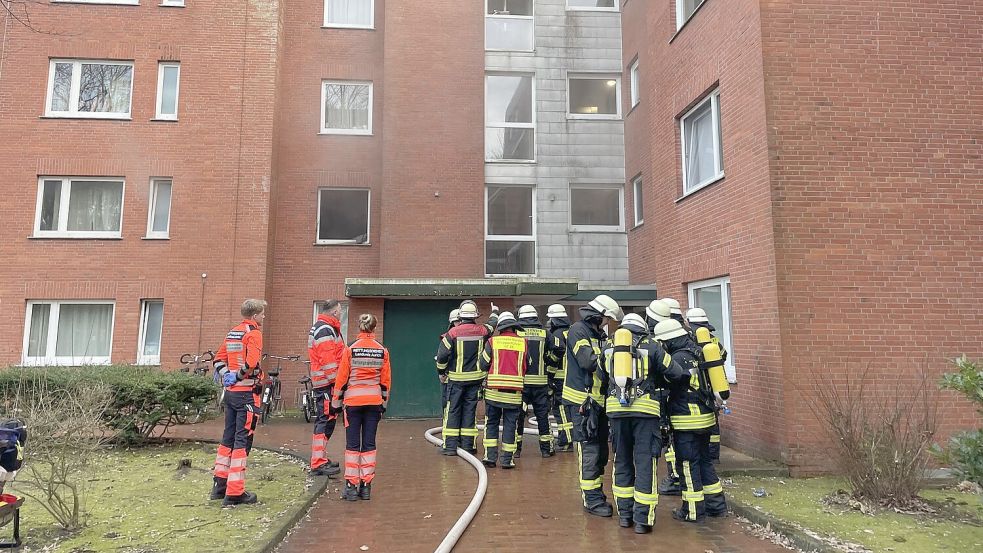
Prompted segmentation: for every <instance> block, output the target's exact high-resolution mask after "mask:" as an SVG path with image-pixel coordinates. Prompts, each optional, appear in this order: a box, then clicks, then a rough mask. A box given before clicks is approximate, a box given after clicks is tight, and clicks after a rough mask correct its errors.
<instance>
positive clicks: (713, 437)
mask: <svg viewBox="0 0 983 553" xmlns="http://www.w3.org/2000/svg"><path fill="white" fill-rule="evenodd" d="M686 322H688V323H689V328H690V335H691V336H693V340H694V341H695V342H696V345H698V346H700V347H701V348H702V347H703V346H704V345H706V342H705V341H704V340H701V339H700V338H701V337H704V336H705V337H706V338H708V339H709V341H711V342H713V343H714V344H717V347H718V348H720V360H719V361H715V362H716V363H719V364H720V366H721V367H722V366H723V364H724V363H726V362H727V350H726V349H724V346H723V344H721V343H720V340H719V339H718V338H717V337H716V336H714V334H713V333H714V332H716V331H717V329H715V328H713V325H712V324H710V319H709V318H707V313H706V311H704V310H702V309H700V308H699V307H694V308H692V309H690V310H688V311H686ZM700 328H705V329H706V330H707V332H706V333H705V334H704V333H703V332H698V330H699V329H700ZM704 361H708V360H706V359H704ZM721 400H722V401H724V403H725V404H726V401H727V398H726V397H721ZM714 415H715V416H716V422H714V424H713V428H712V429H710V460H711V461H713V462H714V463H719V462H720V408H719V406H718V407H717V408H716V409H714Z"/></svg>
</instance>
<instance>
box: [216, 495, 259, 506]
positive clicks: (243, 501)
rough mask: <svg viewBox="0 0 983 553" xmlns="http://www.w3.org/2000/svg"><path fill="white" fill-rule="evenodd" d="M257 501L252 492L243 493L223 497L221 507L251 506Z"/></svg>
mask: <svg viewBox="0 0 983 553" xmlns="http://www.w3.org/2000/svg"><path fill="white" fill-rule="evenodd" d="M257 501H258V499H257V498H256V494H254V493H253V492H245V493H243V494H242V495H227V496H225V501H223V502H222V506H223V507H231V506H233V505H252V504H253V503H256V502H257Z"/></svg>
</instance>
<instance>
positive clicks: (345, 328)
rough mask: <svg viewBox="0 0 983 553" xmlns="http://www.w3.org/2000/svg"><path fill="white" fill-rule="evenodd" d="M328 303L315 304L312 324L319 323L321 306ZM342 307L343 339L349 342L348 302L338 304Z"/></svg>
mask: <svg viewBox="0 0 983 553" xmlns="http://www.w3.org/2000/svg"><path fill="white" fill-rule="evenodd" d="M325 303H327V300H317V301H315V302H314V318H313V319H311V324H314V322H315V321H317V316H318V315H320V313H321V306H322V305H324V304H325ZM338 303H339V304H340V305H341V338H342V340H344V341H345V343H347V342H348V302H347V301H342V302H338Z"/></svg>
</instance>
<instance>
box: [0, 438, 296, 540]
mask: <svg viewBox="0 0 983 553" xmlns="http://www.w3.org/2000/svg"><path fill="white" fill-rule="evenodd" d="M181 459H190V460H191V468H190V469H188V468H185V469H180V470H179V469H178V468H177V467H178V463H179V461H180V460H181ZM214 462H215V446H214V445H211V444H188V445H180V446H161V447H149V448H141V449H132V450H125V449H119V450H112V451H108V452H106V453H104V454H102V455H100V456H99V457H98V459H97V460H96V463H95V464H94V466H93V469H92V471H91V478H92V481H91V484H90V487H89V491H88V493H87V495H86V505H87V507H88V512H89V513H90V517H89V524H88V527H86V528H85V529H84V530H82V531H81V532H79V533H77V534H73V535H65V534H64V533H63V532H61V531H60V529H59V528H58V527H56V526H54V525H53V524H52V518H51V516H50V515H49V514H48V513H47V511H45V510H44V508H43V507H41V506H40V505H39V504H38V503H37V502H34V501H31V500H30V499H28V500H27V501H26V502H25V504H24V507H23V508H22V510H21V533H22V535H23V537H24V542H25V545H26V546H27V551H45V552H49V551H50V552H52V553H55V552H65V553H69V552H71V553H83V552H90V551H93V552H95V551H118V552H122V553H138V552H139V553H157V552H164V551H166V552H168V553H171V552H173V553H199V552H204V551H237V552H240V553H248V552H252V551H260V550H261V549H262V548H263V546H264V545H265V544H266V542H267V541H268V540H269V539H270V538H271V537H272V535H273V534H274V533H275V532H276V531H277V530H279V529H280V527H281V526H282V525H283V524H285V523H286V522H287V520H289V518H290V516H291V515H293V514H295V513H296V512H297V511H298V510H299V509H301V508H302V507H303V506H304V504H305V499H306V498H307V497H308V495H307V493H308V492H307V491H306V489H307V475H306V473H305V472H304V465H303V463H301V462H300V461H298V460H296V459H294V458H291V457H287V456H283V455H279V454H276V453H271V452H268V451H262V450H253V452H252V453H251V454H250V456H249V467H248V472H247V481H246V484H247V487H248V489H249V490H250V491H253V492H255V493H256V494H257V495H258V496H259V501H260V502H259V504H257V505H249V506H241V507H236V508H230V509H222V507H221V501H209V500H208V493H209V491H210V489H211V484H212V475H211V472H210V469H211V467H212V464H213V463H214ZM15 484H16V483H15ZM13 488H14V489H16V485H15V486H13ZM4 531H7V532H9V531H10V528H9V527H8V528H5V529H4Z"/></svg>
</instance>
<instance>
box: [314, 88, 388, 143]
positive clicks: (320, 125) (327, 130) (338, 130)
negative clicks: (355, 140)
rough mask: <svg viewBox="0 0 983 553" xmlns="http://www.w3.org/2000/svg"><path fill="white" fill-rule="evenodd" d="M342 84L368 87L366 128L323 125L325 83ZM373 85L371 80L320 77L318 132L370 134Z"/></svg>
mask: <svg viewBox="0 0 983 553" xmlns="http://www.w3.org/2000/svg"><path fill="white" fill-rule="evenodd" d="M329 84H335V85H344V86H368V87H369V119H368V126H369V128H368V129H336V128H328V127H325V126H324V99H325V95H326V94H327V85H329ZM373 88H374V87H373V86H372V81H345V80H337V79H322V80H321V121H320V123H319V124H318V126H319V127H320V128H321V131H320V134H353V135H360V136H370V135H371V134H372V112H373V111H374V110H373V107H374V104H373V101H374V100H373Z"/></svg>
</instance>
